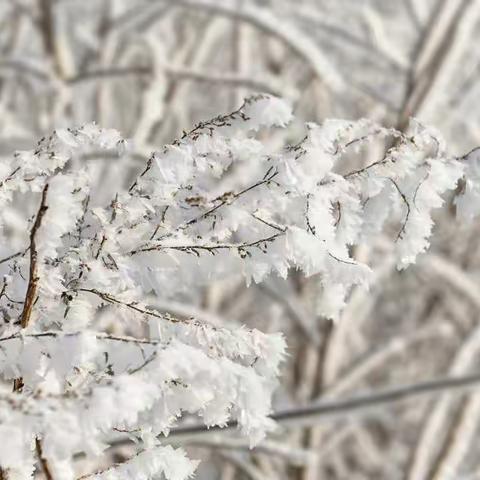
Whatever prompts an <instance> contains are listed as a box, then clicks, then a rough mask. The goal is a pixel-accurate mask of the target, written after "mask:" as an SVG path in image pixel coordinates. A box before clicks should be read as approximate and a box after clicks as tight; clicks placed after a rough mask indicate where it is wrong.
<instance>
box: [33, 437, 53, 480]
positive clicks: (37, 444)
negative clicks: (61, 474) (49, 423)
mask: <svg viewBox="0 0 480 480" xmlns="http://www.w3.org/2000/svg"><path fill="white" fill-rule="evenodd" d="M35 451H36V452H37V456H38V459H39V460H40V465H41V466H42V470H43V474H44V475H45V478H46V479H47V480H53V476H52V473H51V472H50V468H49V466H48V462H47V460H46V459H45V457H44V456H43V450H42V444H41V442H40V440H39V439H38V438H36V439H35Z"/></svg>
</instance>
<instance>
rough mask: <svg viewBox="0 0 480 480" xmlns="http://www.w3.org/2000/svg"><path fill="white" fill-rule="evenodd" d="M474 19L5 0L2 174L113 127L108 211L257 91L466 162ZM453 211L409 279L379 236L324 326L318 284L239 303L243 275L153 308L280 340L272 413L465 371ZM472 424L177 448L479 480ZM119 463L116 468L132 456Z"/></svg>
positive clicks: (417, 478)
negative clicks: (33, 155)
mask: <svg viewBox="0 0 480 480" xmlns="http://www.w3.org/2000/svg"><path fill="white" fill-rule="evenodd" d="M479 16H480V1H477V0H395V1H393V0H390V1H389V0H256V1H255V0H84V1H80V0H1V1H0V161H1V158H2V157H3V158H5V157H6V156H9V155H11V154H12V153H13V151H14V150H17V149H26V148H32V147H33V145H34V144H35V142H36V141H37V140H38V139H39V138H41V137H42V136H43V135H44V134H46V133H48V132H49V131H51V130H53V129H54V128H55V127H59V126H63V127H65V126H72V125H79V124H83V123H86V122H90V121H96V122H97V123H98V124H99V125H101V126H104V127H114V128H117V129H119V130H120V132H121V133H122V135H123V136H124V137H127V138H130V139H132V140H133V149H132V150H131V151H130V152H129V154H128V155H126V156H125V157H123V158H122V159H118V158H114V157H112V158H105V156H104V155H103V156H99V157H98V159H97V158H95V156H94V155H93V158H94V160H95V161H97V162H98V169H99V172H101V175H99V178H100V181H101V184H99V185H98V186H99V187H100V188H99V194H98V195H99V199H98V201H100V200H101V198H102V196H103V197H104V199H105V200H107V199H109V198H110V197H111V194H112V192H113V191H114V189H116V188H118V187H119V186H121V185H127V184H129V182H130V181H131V178H132V177H133V176H134V175H135V174H136V173H138V172H139V171H140V170H141V169H142V167H143V165H144V162H145V161H146V159H147V158H148V156H149V154H150V153H151V151H153V150H155V149H159V148H161V146H162V145H164V144H166V143H170V142H172V141H173V140H174V139H175V138H177V137H179V136H181V134H182V132H183V131H184V130H188V129H189V128H191V127H192V126H193V125H194V124H195V122H197V121H199V120H201V119H206V118H210V117H212V116H215V115H217V114H219V113H223V112H227V111H230V110H233V109H235V108H237V107H238V106H239V105H240V104H241V102H242V100H243V98H244V97H245V96H248V95H250V94H252V93H255V92H268V93H272V94H275V95H278V96H281V97H283V98H285V99H287V100H288V101H289V102H290V103H291V104H292V105H293V107H294V111H295V114H296V116H297V117H298V118H299V119H300V120H302V121H314V122H317V123H321V122H322V121H323V120H324V119H326V118H331V117H335V118H344V119H358V118H362V117H367V118H371V119H374V120H376V121H377V122H379V123H381V124H383V125H385V126H394V127H396V128H398V129H400V130H404V129H405V128H406V127H407V124H408V119H409V117H410V116H414V117H417V118H419V119H420V120H421V121H423V122H424V123H426V124H427V125H431V126H434V127H436V128H438V129H439V130H440V131H441V132H442V133H443V135H444V136H445V138H446V140H447V142H448V144H449V148H450V150H451V152H452V154H454V155H461V154H464V153H466V152H468V151H469V150H470V149H472V148H473V147H475V146H477V145H480V115H479V112H480V85H479V79H480V52H479V50H478V48H477V45H478V42H479V40H480V28H479V25H480V23H479ZM295 129H296V125H293V126H292V127H291V128H290V130H287V131H286V132H282V136H281V139H279V138H276V139H271V140H272V141H276V142H279V141H283V142H288V141H289V139H291V138H295V137H296V136H297V132H296V130H295ZM267 140H269V139H267ZM352 161H356V162H358V161H359V158H358V156H357V157H356V159H355V160H352ZM360 161H362V162H365V163H366V162H367V161H368V159H366V158H360ZM447 207H448V208H445V209H443V210H442V211H441V212H437V215H436V221H437V224H436V228H435V230H434V235H433V237H432V248H431V250H430V252H429V253H428V254H426V255H423V256H422V257H421V259H420V260H419V262H418V264H417V265H415V266H413V267H411V268H409V269H408V270H406V271H402V272H398V271H397V270H396V268H395V261H394V260H395V259H394V258H393V255H392V252H391V239H390V238H388V236H385V237H384V238H379V239H378V242H375V243H374V244H372V245H366V246H364V247H362V248H359V249H358V250H357V251H356V252H355V255H356V256H357V258H361V259H362V260H364V261H367V262H368V263H369V264H370V265H372V266H374V267H375V268H376V276H375V281H374V283H373V285H372V287H371V289H370V291H369V292H365V291H354V292H353V294H352V296H351V298H350V300H349V303H348V306H347V308H346V309H345V311H344V312H343V315H342V318H341V319H340V320H339V321H337V322H332V321H331V320H329V319H326V318H322V317H321V316H320V315H318V313H317V308H316V301H317V299H318V297H319V293H320V292H319V289H320V288H321V286H320V282H319V281H318V279H316V278H315V277H312V278H308V279H305V278H303V277H301V276H300V275H297V274H295V272H293V274H292V275H291V277H290V278H289V280H288V281H280V280H278V279H275V278H272V279H270V280H268V281H267V282H266V283H263V284H261V285H253V286H251V287H250V288H248V289H247V288H246V286H245V284H244V281H242V279H241V278H240V276H239V278H236V279H229V280H228V281H222V282H219V283H210V284H209V285H208V287H207V288H205V287H201V288H200V287H199V289H198V291H192V292H189V294H188V295H185V294H184V295H183V296H182V298H178V299H175V298H168V299H160V298H159V299H157V300H158V308H162V309H164V310H166V311H169V312H172V313H174V314H176V315H185V316H196V317H198V318H205V319H210V320H211V319H214V320H215V321H216V322H224V323H225V324H230V325H235V324H237V325H239V324H247V325H248V326H251V327H256V328H258V329H261V330H263V331H279V330H280V331H283V332H284V333H285V336H286V338H287V341H288V345H289V357H288V360H287V362H286V364H285V366H284V369H283V377H282V384H281V388H280V389H279V393H278V396H277V398H276V401H275V406H276V408H278V409H282V408H295V407H297V408H298V407H301V406H303V405H309V404H311V403H312V402H315V401H318V400H319V399H322V400H328V399H330V400H331V399H341V398H348V397H352V396H355V395H357V394H359V393H366V392H370V391H376V390H378V389H384V388H388V387H394V386H398V385H405V384H414V383H416V382H422V381H425V380H428V379H431V378H437V377H444V376H448V375H465V374H468V373H472V372H474V371H475V370H476V369H477V365H478V360H479V354H480V324H479V322H478V318H479V312H480V291H479V289H478V280H479V278H480V255H479V231H480V230H479V226H480V225H479V223H478V222H476V223H469V224H466V223H461V222H457V220H456V219H455V208H454V205H453V204H452V203H451V202H450V203H449V204H448V205H447ZM21 209H22V205H18V212H17V213H15V212H14V211H12V213H11V215H10V217H9V218H10V219H9V220H8V219H7V221H9V222H10V223H11V225H10V227H11V228H13V227H14V226H15V225H16V222H17V217H16V215H17V214H18V216H20V212H21ZM479 420H480V393H475V392H474V391H471V392H469V393H464V394H461V395H450V394H446V393H443V394H435V395H433V396H432V395H430V396H425V397H421V398H418V397H416V398H414V399H412V400H409V401H406V402H400V403H395V404H392V405H387V406H382V407H380V406H379V407H375V408H372V409H369V410H368V411H365V412H363V411H362V413H361V415H360V414H357V413H352V414H349V415H337V416H334V417H333V416H332V417H330V416H325V418H323V419H322V421H319V422H315V423H312V424H311V425H309V426H305V425H303V424H302V425H300V424H299V425H295V424H294V422H293V423H291V424H290V425H289V426H288V427H287V426H286V427H284V428H280V429H279V431H278V433H277V434H275V435H273V436H272V438H270V439H269V440H268V442H265V443H264V444H263V445H262V446H261V447H260V448H258V449H257V450H255V451H249V449H248V444H247V443H244V442H243V440H241V439H238V438H237V437H236V436H235V435H234V434H222V436H221V437H219V436H218V435H216V434H210V435H206V436H202V437H198V438H197V437H195V439H193V440H192V439H188V438H187V437H185V438H184V439H183V440H182V438H181V437H178V438H177V440H175V438H174V437H172V441H176V442H178V443H181V444H184V445H186V446H187V447H188V449H190V450H191V456H192V457H194V458H202V459H203V460H204V461H203V462H202V464H201V465H200V467H199V470H198V473H197V477H198V478H199V479H222V480H236V479H250V480H262V479H265V480H266V479H270V478H272V479H282V478H283V479H287V478H289V479H295V480H316V479H348V480H357V479H358V480H360V479H405V480H426V479H429V480H430V479H431V480H433V479H436V480H439V479H452V480H453V479H476V478H480V442H478V439H479V438H480V436H479V434H480V430H479V426H480V421H479ZM112 454H113V455H114V458H115V459H116V461H121V459H122V455H123V453H122V449H118V450H116V451H115V452H114V453H112Z"/></svg>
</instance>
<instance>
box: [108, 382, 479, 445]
mask: <svg viewBox="0 0 480 480" xmlns="http://www.w3.org/2000/svg"><path fill="white" fill-rule="evenodd" d="M478 385H480V373H476V374H472V375H465V376H457V377H447V378H440V379H436V380H427V381H425V382H420V383H414V384H411V385H404V386H401V387H393V388H390V389H385V390H380V391H377V392H374V393H369V394H364V395H358V396H356V397H352V398H347V399H343V400H331V401H320V402H318V403H314V404H312V405H309V406H306V407H299V408H292V409H286V410H280V411H278V412H276V413H273V414H272V415H270V418H271V419H272V420H275V421H276V422H278V423H280V424H281V425H285V426H287V427H292V428H293V427H294V428H298V427H304V426H311V425H312V423H313V422H318V421H325V419H329V418H331V419H333V418H336V417H338V416H343V415H349V414H352V413H356V412H360V413H362V412H365V411H368V410H370V409H372V408H374V407H378V406H388V405H390V404H392V403H396V402H401V401H405V400H410V399H412V398H418V397H422V396H430V395H433V394H441V393H455V392H457V393H458V392H459V393H464V392H466V391H468V390H469V389H472V388H474V387H478ZM237 426H238V424H237V422H236V421H230V422H228V423H227V424H226V425H225V426H224V427H220V426H212V427H208V426H206V425H204V424H196V425H186V426H180V427H176V428H172V429H171V430H170V433H169V435H168V437H167V438H168V440H172V439H173V440H175V441H176V440H177V439H179V440H181V441H192V439H193V438H195V437H197V436H203V435H211V434H215V433H221V432H228V431H231V430H232V429H234V428H237ZM162 439H164V437H163V436H162ZM130 442H131V440H130V439H126V438H125V439H123V438H122V439H119V440H115V441H112V442H110V446H111V447H118V446H121V445H125V444H129V443H130Z"/></svg>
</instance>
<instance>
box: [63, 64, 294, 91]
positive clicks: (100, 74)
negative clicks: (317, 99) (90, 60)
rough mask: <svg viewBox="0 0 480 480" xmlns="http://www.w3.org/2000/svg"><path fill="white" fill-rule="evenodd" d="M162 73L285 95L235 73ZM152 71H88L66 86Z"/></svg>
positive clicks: (270, 82)
mask: <svg viewBox="0 0 480 480" xmlns="http://www.w3.org/2000/svg"><path fill="white" fill-rule="evenodd" d="M163 72H164V73H165V74H166V75H168V76H169V77H172V78H174V79H175V80H192V81H196V82H201V83H212V84H219V85H223V86H226V87H233V88H236V87H239V86H243V87H247V88H250V89H252V90H258V91H261V92H268V93H272V94H274V95H278V96H281V95H285V87H283V86H282V85H281V84H280V83H279V82H278V81H276V80H275V79H273V78H268V79H266V78H264V79H260V80H257V79H255V78H252V77H248V76H241V75H238V74H236V73H229V72H227V73H221V74H216V73H211V72H203V71H199V70H192V69H190V68H187V67H176V66H171V65H166V66H164V67H163ZM152 74H153V69H152V68H150V67H148V66H141V65H132V66H127V67H112V68H108V69H98V70H90V71H86V72H83V73H79V74H78V75H76V76H74V77H70V78H68V79H67V80H66V81H67V83H68V84H70V85H73V84H77V83H80V82H85V81H89V80H99V79H102V78H115V77H124V76H131V75H133V76H143V75H152Z"/></svg>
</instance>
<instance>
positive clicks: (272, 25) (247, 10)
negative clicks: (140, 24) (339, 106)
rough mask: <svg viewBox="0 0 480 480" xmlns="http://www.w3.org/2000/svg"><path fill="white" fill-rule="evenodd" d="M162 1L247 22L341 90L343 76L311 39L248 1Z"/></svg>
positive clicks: (318, 75) (331, 85)
mask: <svg viewBox="0 0 480 480" xmlns="http://www.w3.org/2000/svg"><path fill="white" fill-rule="evenodd" d="M162 2H163V3H165V2H167V3H169V4H170V5H171V6H172V7H177V8H178V7H184V8H185V7H187V8H189V9H198V10H202V11H205V12H209V13H213V14H216V15H221V16H224V17H227V18H232V19H238V20H241V21H244V22H247V23H250V24H251V25H253V26H255V27H256V28H258V29H259V30H261V31H263V32H265V33H267V34H270V35H272V36H274V37H276V38H278V39H279V40H281V41H282V42H283V43H284V44H285V45H287V46H288V47H289V48H290V49H291V50H292V51H293V52H295V53H296V54H297V55H299V56H300V57H301V58H303V59H304V60H305V61H306V62H307V63H308V65H310V67H311V68H312V70H313V71H314V72H315V74H316V76H317V77H318V78H319V79H320V81H322V82H324V83H326V85H328V86H329V87H330V88H331V89H332V90H334V91H341V90H342V89H343V87H344V80H343V78H341V76H340V74H339V73H338V72H337V70H336V69H335V68H334V67H333V66H332V65H331V63H330V60H329V59H328V58H327V56H326V55H324V54H323V53H322V52H321V51H320V50H319V48H318V46H317V45H316V44H315V42H313V41H312V40H311V39H310V38H309V37H308V36H306V35H305V34H304V33H303V32H302V31H300V30H298V29H297V28H295V26H294V25H293V24H292V23H286V22H283V21H282V19H281V18H279V17H277V16H275V15H273V14H272V13H271V12H270V11H269V10H267V9H266V8H262V7H257V6H255V5H254V4H252V3H249V4H248V5H247V4H246V3H244V4H242V8H240V9H239V8H237V6H236V4H235V3H232V2H228V1H224V2H216V1H212V0H174V1H172V0H162Z"/></svg>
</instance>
